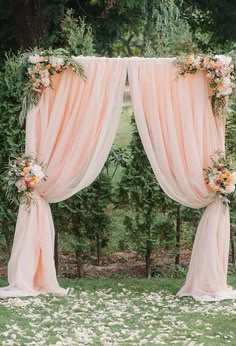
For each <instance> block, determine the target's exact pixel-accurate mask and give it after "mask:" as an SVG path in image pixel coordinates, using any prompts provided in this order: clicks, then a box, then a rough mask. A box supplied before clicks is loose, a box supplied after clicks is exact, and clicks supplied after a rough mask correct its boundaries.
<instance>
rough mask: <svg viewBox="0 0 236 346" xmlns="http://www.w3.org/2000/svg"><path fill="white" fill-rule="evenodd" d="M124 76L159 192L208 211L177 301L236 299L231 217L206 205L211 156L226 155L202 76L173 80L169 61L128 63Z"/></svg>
mask: <svg viewBox="0 0 236 346" xmlns="http://www.w3.org/2000/svg"><path fill="white" fill-rule="evenodd" d="M128 76H129V83H130V88H131V97H132V102H133V107H134V113H135V118H136V122H137V126H138V130H139V133H140V137H141V140H142V143H143V145H144V148H145V151H146V153H147V156H148V158H149V161H150V163H151V166H152V168H153V171H154V173H155V175H156V177H157V179H158V181H159V182H160V185H161V187H162V188H163V190H164V191H165V192H166V194H167V195H169V196H170V197H171V198H173V199H174V200H176V201H177V202H179V203H181V204H183V205H185V206H189V207H192V208H201V207H207V208H206V210H205V212H204V215H203V217H202V219H201V222H200V224H199V227H198V230H197V236H196V239H195V242H194V248H193V252H192V258H191V263H190V267H189V272H188V276H187V280H186V283H185V285H184V287H183V288H182V289H181V290H180V291H179V292H178V295H179V296H180V297H181V296H193V297H194V298H195V299H200V300H215V299H216V300H220V299H224V298H236V291H233V290H232V289H230V288H228V287H227V281H226V280H227V264H228V252H229V232H230V229H229V211H228V209H225V207H224V206H223V204H222V203H221V201H219V200H218V201H212V200H209V198H208V191H207V188H206V184H205V182H204V177H203V168H204V167H207V166H208V165H210V163H211V161H210V156H211V155H212V154H213V153H214V152H215V151H216V150H224V126H223V125H222V124H219V122H218V119H217V118H216V117H215V116H214V115H213V114H212V109H211V104H210V101H209V97H208V85H207V79H206V74H205V73H204V72H199V73H198V74H196V75H187V76H185V77H178V78H177V70H176V68H175V67H174V65H173V59H171V58H167V59H163V58H160V59H153V58H150V59H149V58H148V59H144V58H143V59H142V58H138V59H137V58H132V59H130V61H129V63H128Z"/></svg>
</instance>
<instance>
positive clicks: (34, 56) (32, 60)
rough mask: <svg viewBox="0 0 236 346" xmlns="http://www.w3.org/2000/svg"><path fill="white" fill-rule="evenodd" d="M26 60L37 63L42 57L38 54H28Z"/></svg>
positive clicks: (42, 59)
mask: <svg viewBox="0 0 236 346" xmlns="http://www.w3.org/2000/svg"><path fill="white" fill-rule="evenodd" d="M28 61H29V62H30V63H31V64H37V63H38V62H41V61H44V58H43V57H42V56H40V55H38V54H34V55H30V56H29V59H28Z"/></svg>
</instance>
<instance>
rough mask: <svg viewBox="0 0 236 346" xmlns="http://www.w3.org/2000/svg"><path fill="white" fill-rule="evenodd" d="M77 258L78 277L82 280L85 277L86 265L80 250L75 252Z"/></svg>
mask: <svg viewBox="0 0 236 346" xmlns="http://www.w3.org/2000/svg"><path fill="white" fill-rule="evenodd" d="M75 257H76V265H77V275H78V278H79V279H82V278H83V277H84V268H83V266H84V263H83V260H82V258H81V253H80V251H79V250H76V251H75Z"/></svg>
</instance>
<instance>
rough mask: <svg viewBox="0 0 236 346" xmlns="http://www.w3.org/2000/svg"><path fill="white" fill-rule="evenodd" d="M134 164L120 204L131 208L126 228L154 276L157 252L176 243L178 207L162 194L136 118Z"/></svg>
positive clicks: (124, 180)
mask: <svg viewBox="0 0 236 346" xmlns="http://www.w3.org/2000/svg"><path fill="white" fill-rule="evenodd" d="M130 156H131V159H130V162H129V164H128V166H127V167H126V168H125V169H124V171H123V175H122V178H121V182H120V187H119V196H120V203H121V204H122V205H123V207H124V206H125V208H127V209H128V212H127V213H126V217H125V221H124V222H125V226H126V228H127V232H128V233H129V235H130V237H131V239H132V241H133V243H134V244H135V248H136V249H137V251H138V252H139V253H141V254H143V255H144V256H145V262H146V276H148V277H150V276H151V264H152V255H153V252H154V250H157V249H158V248H160V247H161V246H163V245H164V246H166V245H167V243H170V242H173V240H174V219H173V216H172V215H171V214H170V213H168V210H170V208H171V205H173V204H174V202H172V201H171V200H170V199H169V198H168V197H167V195H166V194H165V193H164V192H163V191H162V189H161V187H160V186H159V184H158V182H157V179H156V177H155V175H154V173H153V171H152V168H151V166H150V164H149V161H148V158H147V156H146V153H145V151H144V149H143V146H142V143H141V140H140V137H139V134H138V130H137V128H136V124H135V121H134V119H132V140H131V143H130Z"/></svg>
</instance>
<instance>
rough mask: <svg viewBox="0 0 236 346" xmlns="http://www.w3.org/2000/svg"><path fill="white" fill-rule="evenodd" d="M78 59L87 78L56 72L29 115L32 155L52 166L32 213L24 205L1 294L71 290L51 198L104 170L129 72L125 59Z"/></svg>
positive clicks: (83, 184) (28, 147)
mask: <svg viewBox="0 0 236 346" xmlns="http://www.w3.org/2000/svg"><path fill="white" fill-rule="evenodd" d="M76 60H77V61H78V62H80V63H81V64H82V65H83V67H84V70H85V74H86V77H87V79H86V81H85V82H84V81H83V80H82V79H81V78H80V77H79V76H77V75H75V73H73V72H71V71H65V72H63V73H62V74H61V75H57V76H55V77H54V89H53V90H48V91H47V92H46V93H45V94H43V96H42V98H41V100H40V103H39V105H38V106H37V107H35V108H34V109H33V110H32V111H30V112H29V113H28V115H27V125H26V153H28V154H33V155H36V157H37V160H38V162H39V163H41V162H43V163H45V164H46V165H47V166H46V174H47V176H48V178H47V181H46V182H45V183H43V184H42V185H41V186H40V187H39V188H38V191H37V203H36V204H35V205H34V206H32V207H31V209H30V211H29V212H28V211H27V210H25V208H24V207H23V206H21V207H20V210H19V214H18V220H17V225H16V232H15V238H14V245H13V250H12V255H11V259H10V262H9V266H8V278H9V283H10V286H9V287H6V288H2V289H0V297H9V296H27V295H36V294H39V293H43V292H45V293H50V292H52V293H59V294H66V293H67V290H65V289H62V288H60V287H59V284H58V282H57V278H56V272H55V267H54V260H53V248H54V226H53V221H52V216H51V211H50V207H49V202H59V201H62V200H64V199H66V198H68V197H70V196H72V195H73V194H74V193H76V192H78V191H80V190H81V189H83V188H85V187H86V186H88V185H89V184H91V183H92V181H93V180H94V179H95V178H96V177H97V175H98V174H99V173H100V171H101V169H102V167H103V165H104V163H105V161H106V158H107V156H108V154H109V151H110V149H111V146H112V143H113V141H114V138H115V134H116V132H117V128H118V124H119V118H120V113H121V108H122V100H123V93H124V86H125V80H126V74H127V71H126V61H125V60H123V59H107V58H95V57H88V58H85V57H78V58H76ZM98 198H99V196H98Z"/></svg>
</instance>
